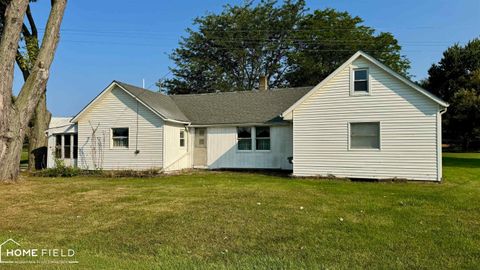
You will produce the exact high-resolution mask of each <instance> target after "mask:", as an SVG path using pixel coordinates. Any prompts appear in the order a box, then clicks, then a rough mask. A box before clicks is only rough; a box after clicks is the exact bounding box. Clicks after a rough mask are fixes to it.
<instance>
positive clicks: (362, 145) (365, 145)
mask: <svg viewBox="0 0 480 270" xmlns="http://www.w3.org/2000/svg"><path fill="white" fill-rule="evenodd" d="M350 149H377V150H379V149H380V123H379V122H365V123H350Z"/></svg>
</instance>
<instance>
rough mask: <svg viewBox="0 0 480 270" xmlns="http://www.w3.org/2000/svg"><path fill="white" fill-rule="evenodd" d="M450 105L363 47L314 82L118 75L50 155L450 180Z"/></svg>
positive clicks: (83, 163)
mask: <svg viewBox="0 0 480 270" xmlns="http://www.w3.org/2000/svg"><path fill="white" fill-rule="evenodd" d="M264 84H265V83H263V85H264ZM260 85H262V83H261V84H260ZM447 107H448V104H447V103H445V102H444V101H442V100H441V99H439V98H438V97H436V96H434V95H432V94H431V93H429V92H427V91H425V90H424V89H422V88H420V87H419V86H418V85H416V84H414V83H412V82H411V81H409V80H408V79H406V78H404V77H402V76H400V75H399V74H397V73H395V72H394V71H392V70H391V69H389V68H388V67H386V66H385V65H383V64H382V63H380V62H379V61H377V60H376V59H374V58H372V57H371V56H369V55H367V54H365V53H363V52H357V53H356V54H355V55H353V56H352V57H351V58H350V59H348V60H347V61H346V62H345V63H344V64H342V65H341V66H340V67H339V68H338V69H336V70H335V71H334V72H333V73H332V74H330V75H329V76H328V77H327V78H325V79H324V80H323V81H322V82H320V83H319V84H318V85H316V86H314V87H302V88H290V89H271V90H264V89H260V90H258V91H245V92H226V93H211V94H192V95H171V96H167V95H163V94H161V93H155V92H151V91H149V90H146V89H142V88H138V87H135V86H132V85H128V84H125V83H122V82H117V81H114V82H112V83H111V84H110V85H109V86H108V87H107V88H106V89H105V90H103V91H102V92H101V93H100V94H99V95H98V96H97V97H96V98H95V99H94V100H92V101H91V102H90V103H89V104H88V105H87V106H85V108H84V109H82V110H81V111H80V112H79V113H78V114H77V115H76V116H75V117H73V118H72V119H71V120H70V125H67V123H65V125H64V126H63V129H62V127H53V126H52V127H51V129H49V131H48V134H49V136H51V140H50V139H49V153H51V155H56V156H57V157H58V158H62V159H66V158H67V156H68V157H70V158H71V159H75V161H73V162H69V164H72V165H76V166H79V167H81V168H85V169H95V168H103V169H107V170H116V169H149V168H161V169H163V170H164V171H173V170H179V169H184V168H208V169H218V168H255V169H284V170H293V175H295V176H327V175H334V176H337V177H348V178H368V179H390V178H402V179H411V180H427V181H440V180H441V178H442V159H441V156H442V152H441V115H442V113H444V112H445V111H446V108H447ZM55 128H56V129H55ZM55 130H58V131H59V132H56V131H55ZM62 130H63V131H62ZM70 131H71V133H70ZM72 133H73V135H72ZM75 134H77V136H78V142H77V139H76V138H77V137H76V135H75ZM68 137H70V139H67V138H68ZM72 143H73V146H72ZM59 149H60V150H59ZM75 149H78V150H75ZM69 151H73V152H70V153H68V152H69ZM75 151H78V153H75ZM66 153H68V154H66ZM292 157H293V160H292ZM51 159H52V158H51ZM52 160H53V159H52ZM52 164H53V163H52V162H49V166H51V165H52Z"/></svg>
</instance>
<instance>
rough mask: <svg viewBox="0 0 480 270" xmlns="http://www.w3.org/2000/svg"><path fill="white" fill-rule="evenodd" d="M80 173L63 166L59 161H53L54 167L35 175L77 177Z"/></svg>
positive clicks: (72, 168) (61, 161) (73, 168)
mask: <svg viewBox="0 0 480 270" xmlns="http://www.w3.org/2000/svg"><path fill="white" fill-rule="evenodd" d="M81 172H82V171H81V170H80V169H78V168H75V167H70V166H65V163H64V162H63V160H61V159H55V167H53V168H47V169H43V170H41V171H38V172H36V173H35V175H38V176H42V177H72V176H77V175H79V174H80V173H81Z"/></svg>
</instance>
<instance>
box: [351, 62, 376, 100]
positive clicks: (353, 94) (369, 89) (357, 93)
mask: <svg viewBox="0 0 480 270" xmlns="http://www.w3.org/2000/svg"><path fill="white" fill-rule="evenodd" d="M359 70H366V71H367V92H363V91H355V71H359ZM370 95H372V88H371V78H370V69H369V68H368V67H351V68H350V96H370Z"/></svg>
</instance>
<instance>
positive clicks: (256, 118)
mask: <svg viewBox="0 0 480 270" xmlns="http://www.w3.org/2000/svg"><path fill="white" fill-rule="evenodd" d="M311 89H312V87H302V88H286V89H276V90H268V91H243V92H223V93H212V94H194V95H174V96H171V97H172V99H173V100H174V101H175V103H176V104H177V106H178V107H179V108H180V110H181V111H182V112H183V113H184V114H185V115H186V116H187V118H188V119H190V121H191V122H192V124H196V125H211V124H242V123H269V122H275V121H278V120H280V119H279V118H278V117H279V115H280V114H281V113H282V112H284V111H285V110H287V109H288V108H289V107H290V106H292V105H293V104H294V103H295V102H296V101H297V100H299V99H300V98H301V97H302V96H304V95H305V94H306V93H307V92H308V91H310V90H311Z"/></svg>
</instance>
